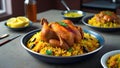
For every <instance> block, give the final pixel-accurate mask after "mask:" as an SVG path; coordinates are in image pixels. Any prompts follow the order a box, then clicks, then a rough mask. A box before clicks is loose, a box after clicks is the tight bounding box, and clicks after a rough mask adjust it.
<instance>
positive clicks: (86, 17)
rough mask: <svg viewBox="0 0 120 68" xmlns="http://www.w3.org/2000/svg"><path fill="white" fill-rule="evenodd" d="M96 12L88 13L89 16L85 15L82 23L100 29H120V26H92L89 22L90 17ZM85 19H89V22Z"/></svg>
mask: <svg viewBox="0 0 120 68" xmlns="http://www.w3.org/2000/svg"><path fill="white" fill-rule="evenodd" d="M94 15H95V14H92V15H88V16H84V17H83V18H82V23H83V24H85V25H87V26H89V27H92V28H98V29H120V27H116V28H110V27H106V28H105V27H96V26H92V25H90V24H88V18H92V17H93V16H94ZM85 19H87V22H86V21H85Z"/></svg>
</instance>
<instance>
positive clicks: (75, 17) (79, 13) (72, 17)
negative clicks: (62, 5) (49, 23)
mask: <svg viewBox="0 0 120 68" xmlns="http://www.w3.org/2000/svg"><path fill="white" fill-rule="evenodd" d="M72 13H73V14H72ZM74 13H75V15H74ZM61 14H62V16H63V18H64V19H69V20H71V21H73V22H75V23H77V22H79V21H80V20H81V19H82V17H83V16H85V15H86V13H85V12H83V11H80V10H70V11H68V10H66V11H63V12H62V13H61ZM65 14H67V15H68V16H66V15H65Z"/></svg>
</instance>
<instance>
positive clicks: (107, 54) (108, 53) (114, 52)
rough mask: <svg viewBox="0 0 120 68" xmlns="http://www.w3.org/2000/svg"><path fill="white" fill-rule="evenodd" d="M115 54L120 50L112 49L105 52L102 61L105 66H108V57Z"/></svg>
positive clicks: (119, 52) (105, 67)
mask: <svg viewBox="0 0 120 68" xmlns="http://www.w3.org/2000/svg"><path fill="white" fill-rule="evenodd" d="M115 54H120V50H112V51H109V52H106V53H105V54H103V56H102V57H101V60H100V63H101V65H102V66H103V67H104V68H107V65H106V62H107V60H108V58H109V57H110V56H112V55H115Z"/></svg>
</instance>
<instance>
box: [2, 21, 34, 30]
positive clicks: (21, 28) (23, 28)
mask: <svg viewBox="0 0 120 68" xmlns="http://www.w3.org/2000/svg"><path fill="white" fill-rule="evenodd" d="M4 25H5V26H6V27H7V28H9V29H11V30H14V31H22V30H25V29H27V28H29V27H30V26H31V25H32V22H31V21H30V22H29V25H27V26H25V27H20V28H12V27H9V26H8V25H7V22H5V24H4Z"/></svg>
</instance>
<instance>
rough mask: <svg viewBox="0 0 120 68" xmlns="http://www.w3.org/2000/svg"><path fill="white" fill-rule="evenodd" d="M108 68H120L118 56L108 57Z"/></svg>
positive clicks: (119, 55) (119, 57) (119, 56)
mask: <svg viewBox="0 0 120 68" xmlns="http://www.w3.org/2000/svg"><path fill="white" fill-rule="evenodd" d="M107 66H108V68H120V54H115V55H113V56H110V57H109V59H108V60H107Z"/></svg>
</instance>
